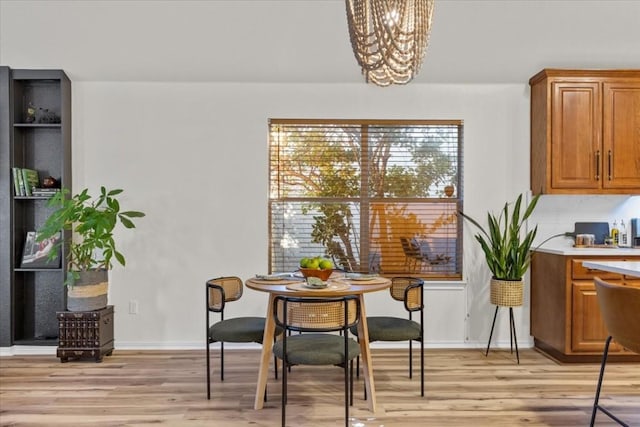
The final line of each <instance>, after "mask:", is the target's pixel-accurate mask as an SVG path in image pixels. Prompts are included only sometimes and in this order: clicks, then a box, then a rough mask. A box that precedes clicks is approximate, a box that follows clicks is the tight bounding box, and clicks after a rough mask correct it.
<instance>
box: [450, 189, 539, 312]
mask: <svg viewBox="0 0 640 427" xmlns="http://www.w3.org/2000/svg"><path fill="white" fill-rule="evenodd" d="M539 198H540V195H539V194H538V195H536V196H535V197H534V198H533V199H532V200H531V202H530V203H529V205H528V206H526V207H525V209H524V213H522V212H521V211H522V194H520V195H519V196H518V198H517V199H516V201H515V203H514V205H513V210H512V211H511V212H510V211H509V203H505V205H504V207H503V208H502V211H501V212H500V215H499V216H496V215H495V214H493V213H491V212H490V213H488V214H487V222H488V230H485V229H484V227H482V226H481V225H480V224H479V223H478V222H477V221H476V220H474V219H473V218H471V217H469V216H467V215H466V214H464V213H463V212H461V211H460V212H459V214H460V215H461V216H462V217H463V218H465V219H467V220H469V222H471V223H472V224H473V225H475V226H476V227H477V228H478V229H479V230H480V232H479V233H478V234H476V235H475V238H476V240H477V241H478V242H479V243H480V246H481V247H482V250H483V252H484V255H485V259H486V261H487V265H488V267H489V270H490V271H491V274H492V275H493V277H492V278H491V303H492V304H495V305H499V306H506V307H516V306H520V305H522V301H523V291H524V282H523V276H524V274H525V273H526V272H527V269H528V268H529V264H530V263H531V255H532V252H531V250H532V245H533V241H534V239H535V237H536V233H537V232H538V226H537V225H536V226H535V227H533V228H531V229H530V230H528V231H527V232H526V233H524V232H523V231H524V230H523V226H524V223H525V221H526V220H527V219H528V218H529V217H530V216H531V214H532V213H533V210H534V209H535V207H536V204H537V203H538V199H539ZM547 240H548V239H547ZM545 242H546V240H545ZM543 243H544V242H543Z"/></svg>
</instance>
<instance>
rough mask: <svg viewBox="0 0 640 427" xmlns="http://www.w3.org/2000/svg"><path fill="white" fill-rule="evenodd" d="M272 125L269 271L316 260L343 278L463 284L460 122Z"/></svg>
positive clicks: (286, 122)
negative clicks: (406, 277) (408, 277)
mask: <svg viewBox="0 0 640 427" xmlns="http://www.w3.org/2000/svg"><path fill="white" fill-rule="evenodd" d="M269 127H270V137H269V156H270V157H269V182H270V194H269V225H270V239H269V241H270V248H269V258H270V268H271V271H273V272H280V271H292V270H295V269H296V268H297V267H298V262H299V260H300V258H302V257H313V256H316V255H323V256H328V257H331V258H333V260H334V262H335V264H336V266H337V267H338V268H342V269H344V270H348V271H358V272H379V273H382V274H395V275H397V274H412V275H418V276H424V277H442V278H459V277H461V272H462V256H461V254H462V247H461V243H462V240H461V238H460V236H461V224H460V223H459V221H458V217H457V215H456V211H457V210H458V209H462V191H461V190H462V188H461V182H462V140H463V126H462V121H458V120H449V121H404V120H403V121H381V120H366V121H356V120H285V119H272V120H271V121H270V123H269ZM403 240H404V241H405V243H407V242H408V244H405V245H404V247H403V243H402V242H403Z"/></svg>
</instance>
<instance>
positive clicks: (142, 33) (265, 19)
mask: <svg viewBox="0 0 640 427" xmlns="http://www.w3.org/2000/svg"><path fill="white" fill-rule="evenodd" d="M0 64H3V65H9V66H11V67H13V68H62V69H64V70H65V71H67V73H68V74H69V75H70V77H71V78H72V80H91V81H211V82H243V83H246V82H268V83H282V82H285V83H287V82H289V83H291V82H293V83H358V82H362V81H363V78H362V76H361V74H360V70H359V68H358V66H357V63H356V61H355V58H354V56H353V53H352V51H351V46H350V43H349V36H348V32H347V26H346V18H345V4H344V1H343V0H307V1H304V0H280V1H272V0H254V1H242V0H235V1H220V0H202V1H152V0H143V1H114V0H111V1H108V0H104V1H97V0H95V1H94V0H85V1H73V0H65V1H57V0H36V1H24V0H23V1H16V0H0ZM542 68H640V0H626V1H616V0H602V1H580V0H568V1H567V0H475V1H474V0H436V5H435V12H434V18H433V31H432V33H431V41H430V45H429V48H428V50H427V54H426V58H425V62H424V65H423V68H422V70H421V72H420V74H419V75H418V77H417V78H416V79H415V80H414V82H415V83H523V82H526V81H527V80H528V79H529V78H530V77H531V76H532V75H533V74H535V73H536V72H537V71H539V70H540V69H542Z"/></svg>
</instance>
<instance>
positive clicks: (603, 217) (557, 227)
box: [530, 195, 640, 247]
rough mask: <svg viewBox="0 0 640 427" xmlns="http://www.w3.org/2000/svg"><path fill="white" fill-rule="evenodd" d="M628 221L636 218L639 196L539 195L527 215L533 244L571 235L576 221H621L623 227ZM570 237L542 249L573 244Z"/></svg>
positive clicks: (638, 211) (546, 244)
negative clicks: (535, 233)
mask: <svg viewBox="0 0 640 427" xmlns="http://www.w3.org/2000/svg"><path fill="white" fill-rule="evenodd" d="M631 218H640V196H628V195H623V196H622V195H621V196H617V195H612V196H610V195H606V196H604V195H597V196H596V195H594V196H585V195H572V196H564V195H562V196H561V195H543V196H542V197H540V200H539V201H538V205H537V206H536V209H535V211H534V212H533V214H532V215H531V218H530V224H538V236H537V238H536V242H537V244H539V243H540V242H542V241H543V240H545V239H546V238H548V237H550V236H552V235H554V234H558V233H564V232H572V231H573V229H574V224H575V223H576V222H594V221H606V222H609V227H611V225H612V224H613V221H614V220H616V221H617V222H618V224H620V220H621V219H623V220H624V223H625V225H626V226H627V228H628V227H629V220H630V219H631ZM573 243H574V241H573V238H571V237H557V238H554V239H551V240H550V241H548V242H546V243H545V244H544V247H566V246H571V245H573Z"/></svg>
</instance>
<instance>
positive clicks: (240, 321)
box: [206, 276, 279, 399]
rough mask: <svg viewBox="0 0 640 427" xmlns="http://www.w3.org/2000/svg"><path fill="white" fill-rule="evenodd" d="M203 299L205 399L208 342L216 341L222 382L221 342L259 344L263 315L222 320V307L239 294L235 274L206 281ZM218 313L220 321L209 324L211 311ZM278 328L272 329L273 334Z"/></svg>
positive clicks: (240, 285) (237, 279) (208, 378)
mask: <svg viewBox="0 0 640 427" xmlns="http://www.w3.org/2000/svg"><path fill="white" fill-rule="evenodd" d="M206 292H207V296H206V301H207V315H206V318H207V325H206V326H207V399H211V356H210V351H211V350H210V347H211V344H213V343H216V342H219V343H220V381H224V343H225V342H232V343H250V342H255V343H259V344H262V338H263V335H264V325H265V318H264V317H252V316H245V317H235V318H231V319H225V316H224V314H225V313H224V310H225V307H226V305H227V303H229V302H232V301H237V300H239V299H240V298H241V297H242V292H243V282H242V279H240V278H239V277H235V276H224V277H217V278H215V279H210V280H207V282H206ZM212 313H219V314H220V320H219V321H218V322H215V323H213V324H211V314H212ZM278 334H279V331H278V330H276V335H278ZM277 369H278V367H277V364H275V376H276V378H278V370H277Z"/></svg>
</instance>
